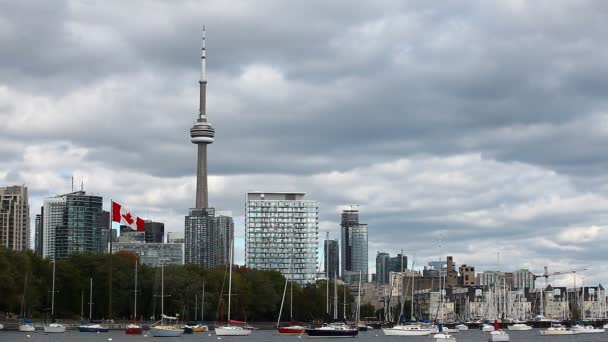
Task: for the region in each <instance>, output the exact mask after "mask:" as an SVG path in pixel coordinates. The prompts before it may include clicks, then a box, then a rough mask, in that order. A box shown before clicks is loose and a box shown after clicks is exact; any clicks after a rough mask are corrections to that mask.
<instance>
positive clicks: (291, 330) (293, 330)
mask: <svg viewBox="0 0 608 342" xmlns="http://www.w3.org/2000/svg"><path fill="white" fill-rule="evenodd" d="M291 257H292V260H291V261H290V262H289V274H290V276H291V277H292V281H291V290H290V295H289V297H290V298H289V301H290V303H289V320H290V322H292V324H291V325H289V326H285V327H282V326H280V324H281V314H282V313H283V304H284V303H285V294H286V293H287V283H288V282H289V281H288V279H287V277H285V287H284V288H283V299H282V300H281V308H280V309H279V318H278V319H277V331H278V332H279V334H282V335H300V334H302V333H303V332H304V330H305V329H304V327H303V326H301V325H297V324H293V273H292V269H291V266H292V263H293V253H292V255H291Z"/></svg>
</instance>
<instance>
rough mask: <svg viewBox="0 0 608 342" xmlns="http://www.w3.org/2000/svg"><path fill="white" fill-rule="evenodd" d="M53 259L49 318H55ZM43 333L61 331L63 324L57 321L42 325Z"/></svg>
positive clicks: (63, 327)
mask: <svg viewBox="0 0 608 342" xmlns="http://www.w3.org/2000/svg"><path fill="white" fill-rule="evenodd" d="M55 263H56V262H55V259H53V286H52V289H51V318H52V319H54V318H55ZM44 332H45V333H63V332H65V325H63V324H59V323H51V324H47V325H45V326H44Z"/></svg>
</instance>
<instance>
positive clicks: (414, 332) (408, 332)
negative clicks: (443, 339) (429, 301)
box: [382, 324, 434, 336]
mask: <svg viewBox="0 0 608 342" xmlns="http://www.w3.org/2000/svg"><path fill="white" fill-rule="evenodd" d="M433 331H434V329H432V328H431V327H425V326H422V325H420V324H406V325H395V326H393V327H392V328H382V332H383V333H384V335H386V336H428V335H430V334H431V333H432V332H433Z"/></svg>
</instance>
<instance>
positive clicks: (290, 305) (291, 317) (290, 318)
mask: <svg viewBox="0 0 608 342" xmlns="http://www.w3.org/2000/svg"><path fill="white" fill-rule="evenodd" d="M292 276H293V275H292ZM289 320H290V321H293V280H292V281H291V284H290V290H289Z"/></svg>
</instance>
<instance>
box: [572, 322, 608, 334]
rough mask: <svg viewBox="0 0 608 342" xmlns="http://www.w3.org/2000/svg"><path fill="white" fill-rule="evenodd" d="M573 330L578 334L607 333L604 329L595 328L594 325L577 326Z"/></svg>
mask: <svg viewBox="0 0 608 342" xmlns="http://www.w3.org/2000/svg"><path fill="white" fill-rule="evenodd" d="M571 330H573V331H576V332H578V333H579V334H597V333H603V332H606V329H604V328H594V327H593V326H592V325H578V324H577V325H575V326H573V327H572V328H571Z"/></svg>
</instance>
